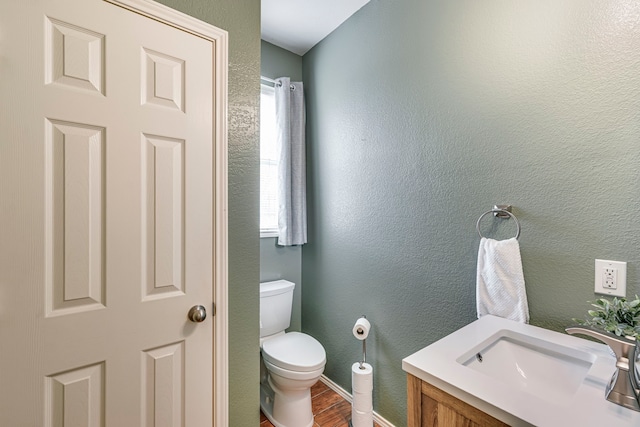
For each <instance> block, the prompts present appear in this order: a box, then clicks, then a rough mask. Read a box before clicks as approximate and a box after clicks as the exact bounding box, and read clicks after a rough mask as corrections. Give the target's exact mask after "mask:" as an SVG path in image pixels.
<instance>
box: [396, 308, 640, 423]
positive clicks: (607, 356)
mask: <svg viewBox="0 0 640 427" xmlns="http://www.w3.org/2000/svg"><path fill="white" fill-rule="evenodd" d="M402 368H403V370H404V371H406V372H407V373H408V374H410V375H412V376H413V377H415V378H418V379H420V380H422V381H424V382H426V383H429V384H431V385H432V386H435V387H436V388H439V389H440V390H442V391H444V392H445V393H448V394H449V395H451V396H453V397H455V398H457V399H460V400H462V401H463V402H466V403H467V404H469V405H471V406H474V407H475V408H477V409H479V410H481V411H483V412H485V413H487V414H489V415H491V416H492V417H494V418H496V419H498V420H500V421H502V422H504V423H506V424H508V425H511V426H518V427H520V426H535V427H558V426H581V427H592V426H593V427H599V426H616V427H618V426H620V427H622V426H625V427H638V426H640V412H636V411H633V410H631V409H628V408H625V407H622V406H620V405H616V404H615V403H612V402H609V401H608V400H607V399H606V398H605V389H606V387H607V384H609V382H610V381H611V376H612V375H613V373H614V372H615V370H616V359H615V357H614V356H613V354H612V353H611V352H610V351H609V347H608V346H606V345H604V344H602V343H597V342H593V341H589V340H585V339H583V338H579V337H576V336H573V335H567V334H564V333H559V332H555V331H550V330H548V329H543V328H540V327H537V326H533V325H528V324H524V323H519V322H514V321H511V320H507V319H502V318H500V317H496V316H490V315H487V316H482V317H481V318H480V319H478V320H476V321H474V322H472V323H470V324H468V325H466V326H463V327H462V328H460V329H457V330H454V331H452V332H451V333H450V334H449V335H446V336H444V337H442V338H440V339H439V340H437V341H435V342H433V343H431V344H429V345H428V346H426V347H424V348H422V349H421V350H418V351H416V352H415V353H413V354H411V355H410V356H407V357H405V358H404V359H403V360H402Z"/></svg>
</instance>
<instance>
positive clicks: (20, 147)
mask: <svg viewBox="0 0 640 427" xmlns="http://www.w3.org/2000/svg"><path fill="white" fill-rule="evenodd" d="M214 49H215V46H214V44H213V43H212V42H211V41H209V40H205V39H204V38H200V37H197V36H195V35H192V34H189V33H187V32H184V31H181V30H179V29H176V28H173V27H171V26H169V25H165V24H163V23H160V22H158V21H155V20H152V19H148V18H145V17H143V16H141V15H138V14H136V13H133V12H130V11H127V10H125V9H122V8H120V7H118V6H114V5H112V4H109V3H105V2H102V1H101V0H73V1H71V0H29V1H15V2H13V1H10V2H9V1H3V2H2V5H1V6H0V98H2V99H1V100H0V102H1V105H0V106H1V112H0V196H1V210H0V240H1V241H0V426H7V427H8V426H11V427H41V426H45V427H83V426H92V427H93V426H99V427H105V426H107V427H133V426H144V427H150V426H163V427H164V426H166V427H177V426H187V427H196V426H211V425H212V417H213V414H212V390H213V385H212V381H213V370H212V363H213V357H212V351H213V342H212V341H213V321H212V314H213V313H212V301H213V296H212V289H213V286H212V281H213V277H212V276H213V264H212V262H213V243H212V242H213V241H212V238H213V236H212V234H213V232H212V227H213V217H212V206H213V200H212V198H213V189H212V185H213V184H212V183H213V151H212V150H213V145H212V144H213V139H214V133H215V129H213V119H212V118H213V116H214V111H213V100H212V96H211V94H212V93H213V87H212V82H213V78H212V76H213V72H214V67H215V64H214V58H215V52H214ZM198 304H202V305H203V306H205V308H206V310H207V311H209V313H208V314H209V316H208V317H207V318H206V319H205V320H204V321H203V322H201V323H195V322H191V321H189V320H188V318H187V313H188V311H189V309H190V308H191V307H193V306H195V305H198Z"/></svg>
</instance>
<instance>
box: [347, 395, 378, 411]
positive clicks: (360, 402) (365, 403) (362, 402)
mask: <svg viewBox="0 0 640 427" xmlns="http://www.w3.org/2000/svg"><path fill="white" fill-rule="evenodd" d="M352 405H353V409H355V410H356V411H360V412H370V411H373V399H372V398H371V392H370V391H368V392H366V393H362V392H359V391H356V392H354V393H353V403H352Z"/></svg>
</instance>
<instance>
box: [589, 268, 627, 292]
mask: <svg viewBox="0 0 640 427" xmlns="http://www.w3.org/2000/svg"><path fill="white" fill-rule="evenodd" d="M595 278H596V280H595V290H594V292H595V293H597V294H603V295H610V296H616V297H626V296H627V263H626V262H621V261H607V260H603V259H597V260H596V272H595Z"/></svg>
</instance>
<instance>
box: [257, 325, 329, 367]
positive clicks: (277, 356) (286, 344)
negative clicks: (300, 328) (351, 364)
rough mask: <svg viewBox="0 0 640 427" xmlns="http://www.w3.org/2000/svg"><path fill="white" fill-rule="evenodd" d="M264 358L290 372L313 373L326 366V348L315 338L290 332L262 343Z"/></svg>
mask: <svg viewBox="0 0 640 427" xmlns="http://www.w3.org/2000/svg"><path fill="white" fill-rule="evenodd" d="M262 357H264V359H265V360H266V361H268V362H269V363H272V364H274V365H276V366H278V367H280V368H283V369H288V370H290V371H302V372H306V371H313V370H315V369H320V368H322V367H323V366H324V365H325V362H326V360H327V359H326V354H325V352H324V347H322V344H320V343H319V342H318V341H317V340H316V339H315V338H313V337H311V336H309V335H306V334H302V333H300V332H289V333H288V334H284V335H280V336H277V337H274V338H271V339H268V340H266V341H265V342H264V343H262Z"/></svg>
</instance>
